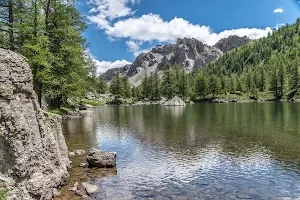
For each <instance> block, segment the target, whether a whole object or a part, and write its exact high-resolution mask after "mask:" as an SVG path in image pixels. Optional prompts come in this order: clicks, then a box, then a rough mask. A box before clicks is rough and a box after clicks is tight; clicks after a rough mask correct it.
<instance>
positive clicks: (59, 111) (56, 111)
mask: <svg viewBox="0 0 300 200" xmlns="http://www.w3.org/2000/svg"><path fill="white" fill-rule="evenodd" d="M47 111H48V112H50V113H54V114H57V115H65V114H67V113H68V112H70V111H73V109H72V108H70V107H66V106H61V107H60V108H54V109H50V110H47Z"/></svg>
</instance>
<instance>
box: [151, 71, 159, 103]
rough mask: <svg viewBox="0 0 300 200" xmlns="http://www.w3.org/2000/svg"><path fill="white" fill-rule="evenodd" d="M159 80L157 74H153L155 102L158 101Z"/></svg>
mask: <svg viewBox="0 0 300 200" xmlns="http://www.w3.org/2000/svg"><path fill="white" fill-rule="evenodd" d="M159 82H160V80H159V78H158V74H157V72H155V73H154V86H153V90H154V91H153V97H154V99H155V100H158V99H160V86H159Z"/></svg>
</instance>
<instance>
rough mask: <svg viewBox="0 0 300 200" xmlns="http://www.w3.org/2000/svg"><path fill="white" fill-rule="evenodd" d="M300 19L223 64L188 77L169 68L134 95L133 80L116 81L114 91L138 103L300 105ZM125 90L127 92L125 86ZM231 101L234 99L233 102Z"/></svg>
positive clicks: (236, 52) (226, 55) (235, 51)
mask: <svg viewBox="0 0 300 200" xmlns="http://www.w3.org/2000/svg"><path fill="white" fill-rule="evenodd" d="M299 67H300V19H298V20H297V22H296V23H295V24H293V25H286V26H283V27H281V28H279V29H277V30H274V31H273V32H272V33H269V34H268V36H267V37H264V38H261V39H258V40H254V41H251V42H250V43H248V44H246V45H244V46H242V47H240V48H235V49H233V50H231V51H229V52H226V53H224V54H223V55H222V56H221V57H220V58H219V59H218V60H216V61H214V62H211V63H210V64H208V65H206V66H204V67H202V68H200V69H199V70H198V71H197V72H194V73H186V72H184V70H181V67H180V66H175V65H174V66H173V65H171V64H170V63H168V64H166V66H165V70H164V72H163V75H162V77H159V76H158V75H157V73H151V74H148V75H147V76H145V78H144V79H143V81H142V84H141V85H140V86H139V87H137V88H132V90H131V91H132V94H131V95H130V93H128V92H122V91H130V85H129V84H128V79H126V77H125V78H122V79H123V80H124V81H125V82H124V81H123V82H124V84H123V82H122V81H120V80H119V79H121V77H120V76H119V73H117V75H116V76H115V77H114V79H113V81H112V85H111V91H112V93H114V94H117V95H119V96H125V97H130V96H133V97H137V98H138V99H143V98H150V99H159V98H160V97H161V96H164V97H168V98H171V97H173V96H175V95H178V96H181V97H183V98H188V97H192V99H194V100H199V99H207V98H217V97H221V98H223V97H225V98H228V99H230V98H235V97H237V98H239V97H243V98H244V97H245V98H254V99H259V98H262V99H269V100H271V99H275V100H278V99H283V98H284V99H300V92H299V87H300V85H299V84H300V82H299ZM122 84H123V86H122ZM230 95H231V96H230Z"/></svg>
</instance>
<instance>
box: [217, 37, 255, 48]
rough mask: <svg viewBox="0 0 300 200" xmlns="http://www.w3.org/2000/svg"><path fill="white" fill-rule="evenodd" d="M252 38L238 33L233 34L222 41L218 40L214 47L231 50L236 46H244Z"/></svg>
mask: <svg viewBox="0 0 300 200" xmlns="http://www.w3.org/2000/svg"><path fill="white" fill-rule="evenodd" d="M250 41H251V40H250V39H249V38H248V37H247V36H244V37H239V36H236V35H231V36H229V37H228V38H223V39H221V40H220V41H218V42H217V43H216V44H215V45H214V47H216V48H218V49H220V50H221V51H223V52H227V51H230V50H232V49H234V48H237V47H240V46H243V45H244V44H247V43H248V42H250Z"/></svg>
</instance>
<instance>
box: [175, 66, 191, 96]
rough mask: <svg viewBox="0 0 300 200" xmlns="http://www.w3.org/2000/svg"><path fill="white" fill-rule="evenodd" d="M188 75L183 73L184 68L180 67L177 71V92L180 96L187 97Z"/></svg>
mask: <svg viewBox="0 0 300 200" xmlns="http://www.w3.org/2000/svg"><path fill="white" fill-rule="evenodd" d="M187 76H188V75H187V74H186V73H185V71H184V69H182V70H181V71H180V73H179V77H178V78H179V80H178V81H177V82H178V94H179V96H180V97H181V98H183V99H184V98H186V97H188V87H189V84H188V77H187Z"/></svg>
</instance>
